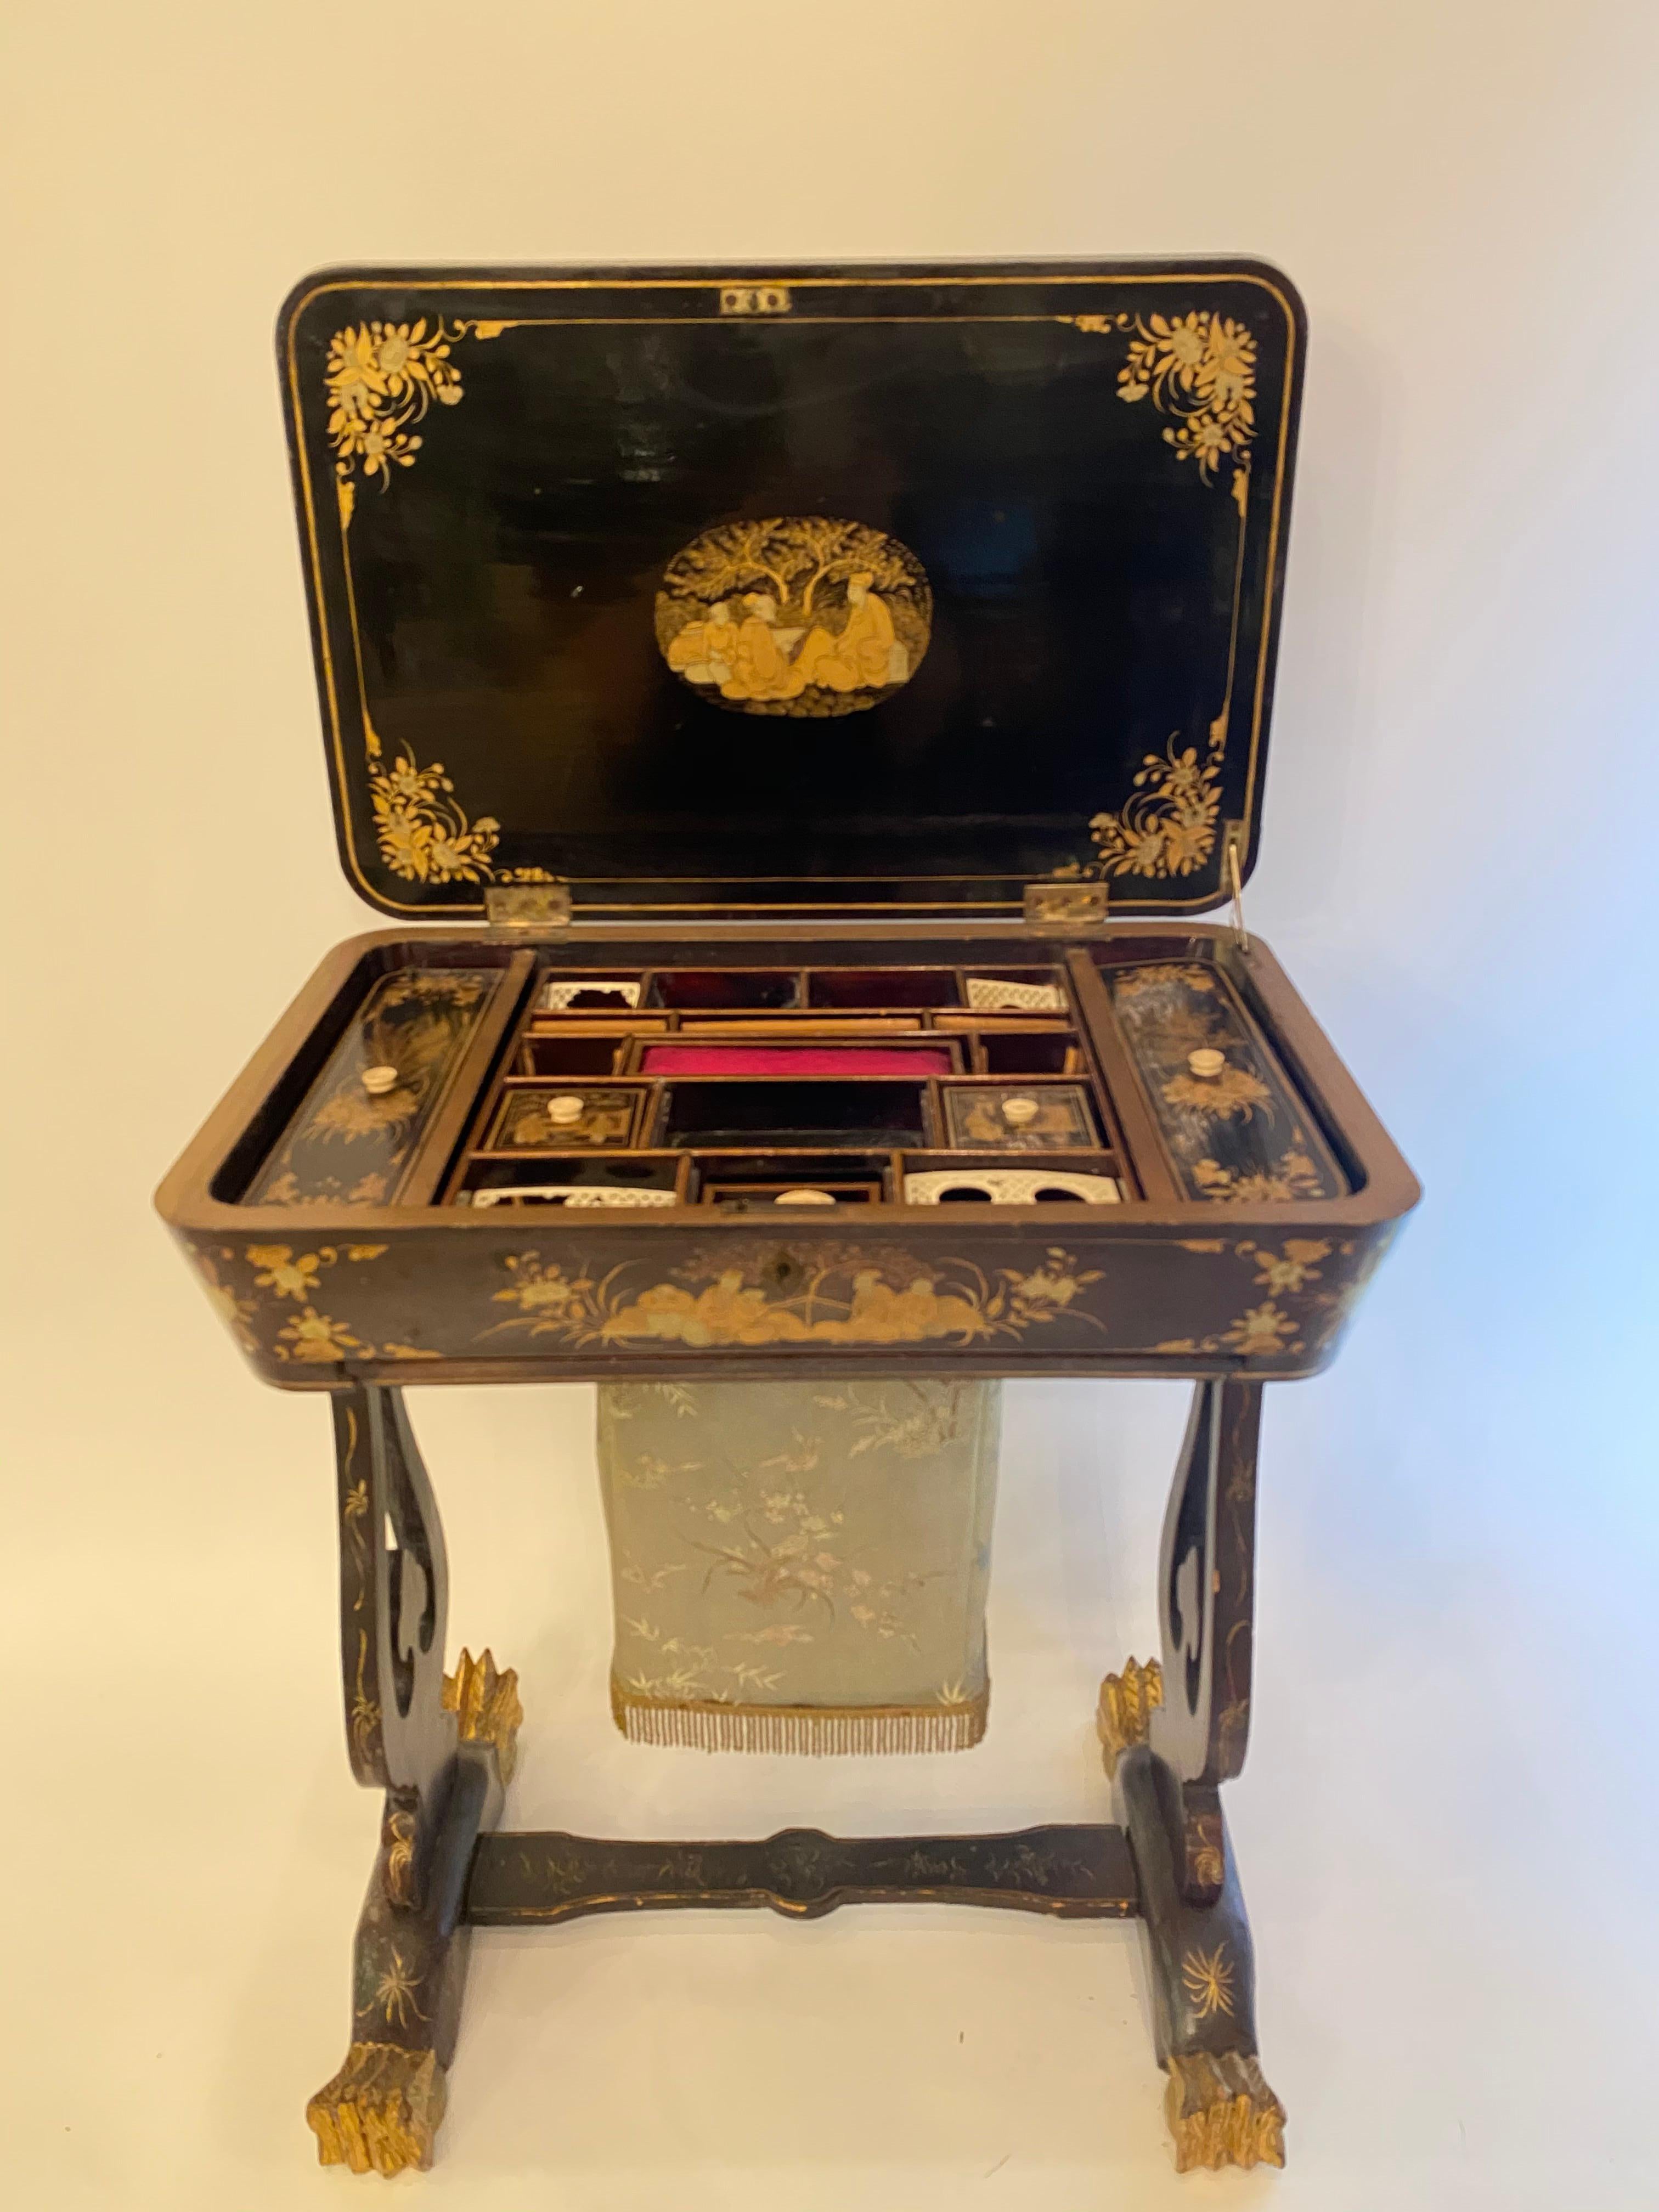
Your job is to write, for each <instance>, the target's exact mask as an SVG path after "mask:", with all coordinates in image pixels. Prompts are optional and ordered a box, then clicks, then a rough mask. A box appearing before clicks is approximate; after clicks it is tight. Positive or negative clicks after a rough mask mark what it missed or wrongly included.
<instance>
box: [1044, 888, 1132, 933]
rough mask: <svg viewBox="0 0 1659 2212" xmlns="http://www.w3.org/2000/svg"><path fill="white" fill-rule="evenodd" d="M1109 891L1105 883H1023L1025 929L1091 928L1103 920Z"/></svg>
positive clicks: (1109, 897) (1109, 894) (1108, 900)
mask: <svg viewBox="0 0 1659 2212" xmlns="http://www.w3.org/2000/svg"><path fill="white" fill-rule="evenodd" d="M1111 896H1112V894H1111V891H1110V889H1109V886H1108V885H1107V884H1068V883H1058V884H1055V883H1048V884H1026V886H1025V926H1026V927H1027V928H1028V929H1093V928H1096V927H1098V926H1099V924H1100V923H1102V922H1103V921H1105V920H1106V919H1107V908H1108V907H1109V905H1110V903H1111Z"/></svg>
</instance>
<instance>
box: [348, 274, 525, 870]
mask: <svg viewBox="0 0 1659 2212" xmlns="http://www.w3.org/2000/svg"><path fill="white" fill-rule="evenodd" d="M510 327H511V325H508V324H507V323H504V322H479V321H471V322H466V321H463V322H456V323H447V322H445V321H444V320H443V319H441V318H439V319H437V320H435V321H434V322H432V323H431V324H430V325H428V320H427V318H426V317H425V316H424V315H422V316H420V317H418V318H417V319H416V320H415V321H413V322H409V323H391V322H369V321H365V322H362V323H353V324H348V325H347V326H346V327H345V329H343V330H340V331H336V332H335V333H334V336H333V337H331V339H330V341H329V347H328V357H327V361H326V362H325V368H324V372H323V378H324V383H325V387H326V391H327V395H328V428H327V436H328V441H329V445H330V447H331V449H332V452H333V454H334V478H335V484H334V488H335V493H336V496H337V502H338V506H339V514H340V536H341V543H342V550H343V557H344V559H345V560H346V562H347V564H348V566H349V562H350V558H351V551H350V536H349V533H350V530H351V522H352V517H353V515H354V514H355V513H356V503H357V484H358V480H359V478H360V477H361V478H362V481H363V482H365V483H378V485H379V487H380V490H381V491H382V492H385V491H386V489H388V488H389V487H390V485H391V483H392V471H393V470H394V469H408V468H412V467H413V466H414V465H415V462H416V458H417V457H418V455H419V453H420V450H421V447H422V444H423V443H424V439H423V436H422V433H421V432H420V431H419V430H418V429H417V428H416V427H415V426H416V424H418V423H421V422H424V421H425V420H426V417H427V416H428V412H429V411H430V410H431V409H432V407H433V406H434V405H437V406H439V407H456V406H459V404H460V402H461V399H462V397H463V395H464V392H465V386H464V385H463V382H462V377H461V370H460V368H459V366H458V364H457V362H456V361H455V359H454V350H455V348H456V347H457V346H458V345H459V343H461V342H462V340H463V339H465V338H468V337H471V338H473V339H480V338H493V337H499V336H500V335H501V331H504V330H507V329H508V328H510ZM353 620H354V622H355V620H356V617H355V615H354V617H353ZM362 716H363V749H364V751H365V753H366V755H367V757H368V793H369V805H370V808H371V811H372V816H373V820H374V839H375V842H376V844H377V845H378V847H379V848H380V859H381V860H382V861H383V862H384V863H385V865H386V867H387V868H388V869H389V870H390V872H392V874H393V875H394V876H398V877H400V878H402V879H403V881H404V882H405V883H411V884H454V883H465V884H485V883H520V884H523V883H549V882H550V881H551V880H552V878H550V876H549V874H548V873H547V871H546V870H545V869H544V868H498V867H497V866H496V865H495V848H496V846H497V845H498V843H499V842H500V840H501V823H499V822H498V821H497V820H496V819H495V817H494V815H490V814H480V815H477V816H476V817H474V816H469V815H468V814H467V812H466V811H465V808H464V807H463V806H462V805H461V804H460V802H459V800H458V799H456V797H455V787H454V784H453V781H451V780H450V778H449V777H448V775H446V774H445V772H444V764H443V763H442V762H441V761H432V762H430V763H428V764H427V765H426V766H425V767H422V765H421V764H420V763H419V762H418V761H417V759H416V757H415V754H414V752H413V751H412V750H410V747H409V746H408V745H407V744H399V745H398V747H397V749H396V750H395V752H394V753H392V755H391V756H390V757H388V755H387V753H386V748H385V747H384V746H383V745H382V744H381V742H380V736H379V733H378V732H377V731H376V730H375V728H374V723H373V722H372V720H370V718H369V714H368V703H367V701H365V702H363V709H362Z"/></svg>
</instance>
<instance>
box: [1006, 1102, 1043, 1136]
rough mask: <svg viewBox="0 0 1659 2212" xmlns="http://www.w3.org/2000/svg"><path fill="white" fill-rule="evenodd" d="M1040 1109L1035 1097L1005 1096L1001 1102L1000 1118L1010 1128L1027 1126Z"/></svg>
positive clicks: (1034, 1118)
mask: <svg viewBox="0 0 1659 2212" xmlns="http://www.w3.org/2000/svg"><path fill="white" fill-rule="evenodd" d="M1041 1112H1042V1108H1041V1107H1040V1106H1039V1105H1038V1104H1037V1103H1036V1099H1035V1098H1005V1099H1004V1100H1003V1102H1002V1118H1003V1120H1004V1121H1006V1123H1007V1124H1008V1126H1009V1127H1010V1128H1011V1129H1024V1128H1026V1127H1029V1126H1030V1123H1031V1122H1033V1121H1036V1117H1037V1115H1039V1114H1040V1113H1041Z"/></svg>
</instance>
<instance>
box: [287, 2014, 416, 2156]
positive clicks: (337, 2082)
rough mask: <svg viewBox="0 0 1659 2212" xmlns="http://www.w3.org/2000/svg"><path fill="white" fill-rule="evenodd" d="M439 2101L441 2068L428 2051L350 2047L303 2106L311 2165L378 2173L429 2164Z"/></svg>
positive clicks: (387, 2045) (389, 2046)
mask: <svg viewBox="0 0 1659 2212" xmlns="http://www.w3.org/2000/svg"><path fill="white" fill-rule="evenodd" d="M445 2096H446V2092H445V2087H444V2069H443V2068H442V2067H441V2066H440V2065H439V2063H438V2061H437V2058H436V2057H435V2055H434V2054H433V2052H431V2051H404V2050H403V2049H402V2048H401V2047H400V2046H399V2045H397V2044H394V2043H354V2044H353V2045H352V2046H351V2049H350V2051H349V2052H348V2053H347V2055H346V2063H345V2064H344V2065H343V2067H342V2068H341V2069H340V2070H339V2072H338V2073H337V2075H335V2076H334V2079H333V2080H332V2081H331V2082H329V2083H328V2084H327V2085H326V2087H323V2088H321V2089H319V2091H318V2092H317V2093H316V2095H315V2096H314V2097H313V2099H312V2100H311V2102H310V2103H309V2104H308V2105H307V2106H306V2120H307V2124H308V2125H309V2126H310V2128H311V2129H312V2130H313V2133H314V2134H315V2136H316V2137H317V2157H318V2160H319V2164H321V2165H323V2166H349V2167H350V2168H351V2171H352V2172H354V2173H370V2172H373V2173H385V2174H393V2173H401V2172H403V2170H404V2167H405V2166H421V2167H425V2166H430V2165H431V2163H432V2139H433V2137H434V2136H435V2135H436V2133H437V2131H438V2127H439V2124H440V2123H441V2120H442V2118H443V2116H444V2104H445Z"/></svg>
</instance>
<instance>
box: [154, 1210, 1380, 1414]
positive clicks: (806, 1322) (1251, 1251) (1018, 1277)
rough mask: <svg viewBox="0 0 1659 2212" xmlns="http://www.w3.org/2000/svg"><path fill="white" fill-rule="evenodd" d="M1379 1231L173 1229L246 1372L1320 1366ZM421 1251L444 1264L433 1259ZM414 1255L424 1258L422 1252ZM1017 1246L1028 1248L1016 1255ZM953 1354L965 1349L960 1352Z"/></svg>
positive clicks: (298, 1381) (294, 1377)
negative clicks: (972, 1237)
mask: <svg viewBox="0 0 1659 2212" xmlns="http://www.w3.org/2000/svg"><path fill="white" fill-rule="evenodd" d="M1389 1233H1390V1231H1389V1230H1388V1229H1387V1228H1383V1229H1381V1230H1378V1229H1371V1228H1367V1229H1364V1230H1363V1231H1356V1232H1355V1233H1354V1234H1353V1235H1351V1236H1331V1235H1326V1236H1322V1237H1311V1236H1310V1237H1297V1236H1295V1235H1290V1234H1286V1235H1281V1236H1273V1235H1268V1234H1265V1233H1263V1232H1261V1231H1257V1232H1255V1233H1252V1234H1249V1235H1244V1234H1237V1235H1225V1234H1218V1235H1216V1236H1214V1237H1187V1238H1182V1239H1179V1240H1174V1241H1169V1242H1158V1241H1153V1240H1152V1239H1149V1238H1146V1237H1127V1236H1113V1235H1096V1234H1090V1233H1087V1232H1086V1229H1085V1225H1084V1224H1081V1223H1079V1224H1077V1225H1075V1227H1074V1228H1073V1225H1069V1224H1068V1225H1067V1229H1066V1242H1065V1243H1059V1242H1055V1243H1053V1244H1051V1245H1049V1246H1048V1247H1047V1248H1046V1249H1043V1248H1041V1247H1039V1248H1038V1249H1037V1251H1036V1253H1035V1254H1030V1248H1029V1245H1028V1243H1027V1241H1026V1240H1025V1239H1024V1238H1022V1239H1021V1241H1020V1246H1019V1257H1018V1261H1016V1262H1015V1263H1014V1264H1011V1265H1006V1266H999V1265H997V1264H995V1263H994V1261H990V1262H989V1263H988V1264H987V1257H986V1256H977V1257H975V1256H971V1255H969V1253H968V1252H966V1251H964V1252H963V1255H962V1256H960V1257H957V1258H945V1259H939V1258H937V1257H931V1256H924V1255H921V1253H919V1252H917V1251H915V1250H914V1249H907V1248H906V1247H905V1246H904V1245H903V1243H902V1242H901V1241H900V1240H899V1239H898V1238H897V1237H893V1238H886V1237H872V1238H871V1239H870V1240H869V1241H868V1242H864V1243H850V1242H848V1243H811V1244H807V1243H803V1244H801V1245H800V1246H799V1249H797V1248H795V1247H792V1245H791V1244H790V1243H789V1242H788V1241H787V1238H786V1239H778V1238H776V1237H774V1238H769V1239H765V1240H754V1241H743V1240H732V1239H727V1238H726V1237H720V1238H713V1237H708V1235H707V1234H706V1233H705V1232H700V1231H698V1230H696V1228H695V1227H691V1228H688V1229H687V1230H685V1231H684V1232H668V1233H657V1234H653V1235H652V1236H651V1237H650V1238H649V1240H648V1242H649V1251H648V1252H647V1251H643V1250H641V1239H640V1238H639V1237H638V1235H637V1233H635V1234H633V1235H630V1234H629V1232H628V1231H625V1230H623V1231H617V1230H614V1229H611V1230H607V1231H600V1230H599V1229H598V1228H597V1227H596V1228H595V1229H594V1230H593V1231H592V1233H590V1234H585V1235H583V1236H582V1237H579V1238H578V1237H570V1236H568V1235H566V1236H564V1237H560V1236H559V1235H557V1234H556V1233H552V1232H549V1233H545V1234H541V1233H536V1232H535V1231H530V1230H527V1229H526V1225H524V1224H523V1223H522V1222H519V1223H516V1224H513V1225H508V1226H507V1227H505V1228H503V1230H501V1231H499V1232H498V1231H495V1229H494V1228H493V1226H492V1227H491V1228H490V1229H489V1230H485V1229H484V1228H483V1226H482V1225H475V1224H469V1225H468V1227H467V1230H466V1233H465V1235H464V1236H459V1237H456V1236H450V1235H446V1234H445V1233H444V1231H443V1229H442V1228H441V1227H435V1229H434V1230H432V1231H406V1230H405V1231H399V1232H398V1242H397V1243H396V1245H395V1247H394V1246H392V1245H391V1244H388V1243H360V1244H359V1243H344V1242H341V1243H330V1242H324V1241H321V1240H319V1241H318V1242H317V1243H315V1244H313V1245H311V1246H309V1247H305V1248H302V1246H301V1244H300V1243H270V1242H265V1241H263V1240H248V1241H242V1240H236V1241H230V1240H224V1239H219V1240H213V1239H210V1238H207V1237H195V1238H193V1239H190V1240H188V1241H187V1249H188V1250H189V1252H190V1255H191V1258H192V1259H193V1260H194V1261H195V1264H196V1267H197V1270H198V1272H199V1273H200V1274H201V1276H202V1278H203V1279H204V1282H205V1283H206V1285H207V1287H208V1289H209V1291H210V1294H211V1297H212V1299H213V1302H214V1304H215V1306H216V1309H217V1310H218V1311H219V1313H220V1315H221V1316H222V1319H223V1320H224V1322H226V1324H227V1326H228V1328H229V1329H230V1331H231V1333H232V1334H233V1335H234V1337H235V1339H236V1341H237V1342H238V1344H239V1345H240V1347H241V1349H242V1350H243V1352H245V1353H246V1354H247V1356H248V1357H249V1358H250V1359H251V1360H252V1362H253V1364H255V1366H256V1367H257V1368H258V1370H260V1372H261V1373H262V1374H263V1375H264V1377H265V1379H266V1380H268V1381H270V1382H274V1383H282V1384H284V1385H286V1386H288V1387H289V1388H295V1387H300V1388H304V1387H307V1386H310V1387H317V1386H321V1387H326V1386H327V1385H328V1384H329V1383H331V1382H335V1381H337V1380H338V1379H339V1377H340V1376H342V1375H343V1374H344V1373H347V1372H356V1371H362V1370H366V1369H368V1370H377V1369H378V1370H385V1369H387V1368H390V1367H395V1368H397V1369H398V1370H402V1369H404V1368H408V1369H409V1370H410V1377H411V1379H412V1378H413V1370H414V1364H416V1363H419V1362H422V1361H425V1360H435V1361H436V1360H442V1361H444V1362H446V1363H455V1362H461V1363H465V1364H467V1365H468V1367H469V1368H471V1367H475V1366H476V1367H477V1370H478V1371H479V1372H480V1373H481V1374H482V1373H488V1372H489V1371H491V1370H501V1371H502V1372H505V1371H506V1370H507V1369H508V1368H509V1367H510V1366H511V1365H513V1364H514V1363H517V1364H520V1365H522V1366H525V1367H526V1368H531V1367H539V1368H541V1369H543V1370H546V1369H548V1368H550V1367H556V1369H557V1370H558V1371H560V1372H562V1373H567V1374H569V1375H571V1376H578V1375H581V1374H593V1375H604V1376H626V1375H627V1374H629V1372H635V1373H639V1374H646V1375H671V1374H673V1373H674V1372H676V1371H683V1372H687V1373H700V1374H710V1373H717V1372H719V1371H720V1369H721V1367H722V1366H723V1365H725V1364H726V1362H727V1361H728V1360H729V1361H730V1362H731V1363H732V1366H733V1370H734V1371H735V1369H736V1365H737V1363H738V1362H742V1363H744V1371H755V1372H764V1371H766V1370H767V1369H768V1368H769V1365H770V1364H771V1363H772V1362H773V1361H774V1360H781V1361H782V1362H783V1363H784V1364H785V1365H786V1367H787V1371H789V1372H791V1373H805V1372H812V1371H815V1370H818V1371H826V1372H828V1371H833V1370H835V1369H836V1367H837V1366H838V1365H839V1364H840V1363H841V1362H842V1360H843V1359H844V1360H846V1361H847V1362H848V1364H849V1366H850V1368H851V1370H852V1371H854V1372H859V1373H875V1372H882V1371H892V1372H903V1371H908V1370H907V1368H906V1364H905V1363H906V1362H907V1361H908V1359H910V1358H914V1357H915V1355H916V1354H917V1353H921V1354H923V1355H925V1357H926V1358H927V1363H928V1371H929V1372H931V1373H938V1374H946V1373H949V1372H951V1370H953V1368H956V1367H957V1363H958V1362H972V1363H974V1369H975V1371H980V1372H987V1373H995V1372H1002V1373H1012V1372H1018V1371H1020V1370H1040V1369H1041V1368H1042V1366H1043V1365H1044V1364H1052V1365H1053V1366H1054V1367H1055V1368H1058V1369H1063V1368H1065V1367H1066V1365H1067V1364H1068V1363H1073V1364H1086V1365H1087V1367H1088V1368H1089V1369H1090V1370H1091V1371H1100V1372H1109V1371H1111V1370H1112V1369H1113V1367H1115V1366H1117V1367H1121V1368H1122V1369H1123V1370H1126V1371H1134V1372H1141V1373H1157V1372H1159V1371H1168V1372H1170V1373H1175V1374H1190V1373H1192V1372H1193V1371H1194V1368H1195V1367H1199V1368H1202V1367H1204V1366H1205V1365H1206V1364H1207V1365H1208V1366H1210V1367H1212V1369H1213V1370H1214V1371H1217V1372H1230V1371H1240V1372H1251V1373H1257V1374H1261V1375H1263V1376H1271V1375H1280V1376H1288V1375H1297V1374H1306V1373H1309V1372H1310V1371H1312V1370H1315V1369H1316V1368H1318V1367H1320V1366H1322V1364H1324V1363H1325V1361H1326V1360H1327V1359H1328V1358H1329V1356H1330V1354H1331V1352H1333V1351H1334V1347H1335V1344H1336V1340H1337V1338H1338V1336H1339V1334H1340V1331H1341V1328H1342V1327H1343V1325H1344V1323H1345V1322H1346V1316H1347V1313H1348V1310H1349V1309H1350V1307H1351V1305H1352V1303H1353V1300H1354V1299H1355V1297H1357V1296H1358V1291H1359V1289H1360V1288H1361V1287H1362V1285H1363V1284H1364V1281H1365V1280H1366V1279H1368V1278H1369V1275H1370V1272H1371V1270H1372V1268H1373V1267H1375V1265H1376V1261H1377V1260H1378V1259H1379V1258H1380V1257H1381V1254H1382V1251H1383V1248H1384V1246H1385V1245H1386V1243H1387V1241H1388V1236H1389ZM439 1249H441V1254H442V1257H441V1265H440V1262H439V1261H437V1259H436V1258H435V1256H431V1255H435V1254H436V1253H437V1252H438V1251H439ZM423 1253H424V1254H426V1255H428V1256H427V1257H425V1258H423V1257H422V1255H423ZM1028 1254H1029V1256H1028ZM964 1371H965V1370H964Z"/></svg>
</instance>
